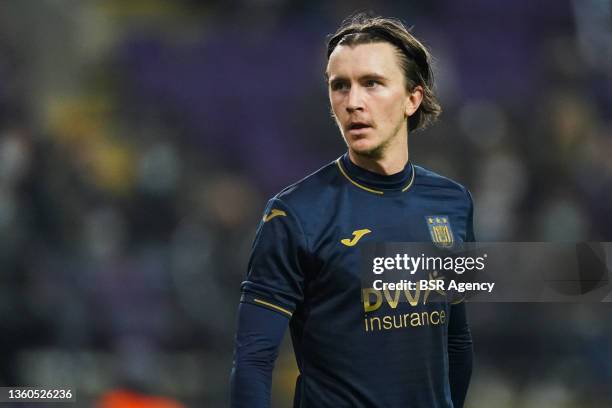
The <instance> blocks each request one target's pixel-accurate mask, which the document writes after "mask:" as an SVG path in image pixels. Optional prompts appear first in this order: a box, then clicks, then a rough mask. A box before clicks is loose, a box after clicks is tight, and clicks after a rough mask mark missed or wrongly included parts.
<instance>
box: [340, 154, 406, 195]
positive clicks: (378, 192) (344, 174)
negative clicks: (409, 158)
mask: <svg viewBox="0 0 612 408" xmlns="http://www.w3.org/2000/svg"><path fill="white" fill-rule="evenodd" d="M336 164H337V165H338V169H340V173H342V175H343V176H344V177H346V179H347V180H348V181H350V182H351V183H353V184H354V185H355V186H357V187H359V188H360V189H362V190H365V191H369V192H370V193H374V194H380V195H384V194H385V192H384V191H380V190H374V189H372V188H369V187H366V186H364V185H361V184H359V183H357V182H356V181H355V180H353V179H352V178H350V177H349V175H348V174H347V173H346V171H345V170H344V167H342V163H340V158H338V159H336ZM415 173H416V170H415V169H414V165H413V166H412V174H411V176H410V181H409V182H408V184H406V187H404V188H402V193H404V192H406V191H408V189H409V188H410V187H412V183H414V174H415Z"/></svg>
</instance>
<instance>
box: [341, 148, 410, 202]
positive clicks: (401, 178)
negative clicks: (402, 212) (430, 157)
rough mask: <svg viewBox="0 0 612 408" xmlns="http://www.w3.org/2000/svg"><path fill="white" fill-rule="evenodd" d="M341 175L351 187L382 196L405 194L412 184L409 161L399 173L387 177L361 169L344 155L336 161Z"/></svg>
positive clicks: (346, 154)
mask: <svg viewBox="0 0 612 408" xmlns="http://www.w3.org/2000/svg"><path fill="white" fill-rule="evenodd" d="M336 164H337V165H338V168H339V170H340V172H341V173H342V175H343V176H344V177H345V178H347V179H348V181H350V182H351V183H352V184H353V185H355V186H356V187H359V188H361V189H362V190H365V191H368V192H370V193H373V194H378V195H384V194H389V193H397V192H400V193H402V192H405V191H408V190H409V189H410V187H411V186H412V184H413V183H414V167H413V166H412V163H410V161H409V162H408V163H407V164H406V167H404V169H403V170H402V171H400V172H399V173H395V174H391V175H389V176H386V175H383V174H378V173H374V172H371V171H369V170H366V169H364V168H361V167H359V166H357V165H356V164H354V163H353V162H352V161H351V159H350V158H349V155H348V153H345V154H344V155H342V156H341V157H339V158H338V159H337V160H336Z"/></svg>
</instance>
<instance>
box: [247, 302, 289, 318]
mask: <svg viewBox="0 0 612 408" xmlns="http://www.w3.org/2000/svg"><path fill="white" fill-rule="evenodd" d="M253 302H255V303H260V304H262V305H266V306H268V307H271V308H272V309H276V310H278V311H280V312H283V313H286V314H288V315H289V317H291V315H292V313H291V312H290V311H288V310H287V309H283V308H282V307H280V306H276V305H273V304H272V303H268V302H264V301H263V300H259V299H253Z"/></svg>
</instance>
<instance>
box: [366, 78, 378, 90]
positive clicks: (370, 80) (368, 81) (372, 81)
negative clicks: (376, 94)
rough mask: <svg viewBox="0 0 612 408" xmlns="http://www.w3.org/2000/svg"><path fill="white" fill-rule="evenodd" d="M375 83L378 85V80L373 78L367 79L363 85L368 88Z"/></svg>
mask: <svg viewBox="0 0 612 408" xmlns="http://www.w3.org/2000/svg"><path fill="white" fill-rule="evenodd" d="M376 85H378V81H376V80H374V79H368V80H367V81H366V82H365V86H366V87H368V88H373V87H375V86H376Z"/></svg>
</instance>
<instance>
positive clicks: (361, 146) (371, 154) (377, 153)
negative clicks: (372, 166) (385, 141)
mask: <svg viewBox="0 0 612 408" xmlns="http://www.w3.org/2000/svg"><path fill="white" fill-rule="evenodd" d="M350 148H351V151H352V152H353V154H355V155H357V156H361V157H363V158H367V159H380V158H381V157H382V154H383V150H384V149H383V146H382V145H372V144H366V143H354V144H352V145H351V146H350Z"/></svg>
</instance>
